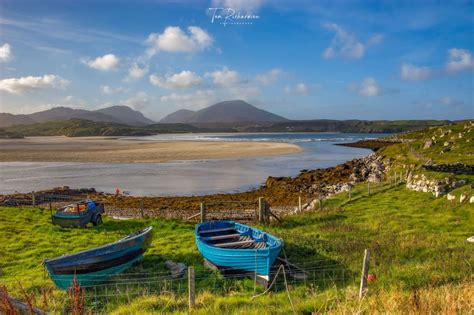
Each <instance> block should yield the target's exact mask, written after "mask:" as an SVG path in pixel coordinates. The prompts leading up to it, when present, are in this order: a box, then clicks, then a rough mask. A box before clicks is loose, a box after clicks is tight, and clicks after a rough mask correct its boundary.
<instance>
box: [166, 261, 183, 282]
mask: <svg viewBox="0 0 474 315" xmlns="http://www.w3.org/2000/svg"><path fill="white" fill-rule="evenodd" d="M165 267H166V268H168V269H169V270H170V272H171V277H172V278H174V279H178V278H182V277H183V276H184V272H185V271H186V268H187V267H186V265H185V264H183V263H176V262H174V261H172V260H167V261H165Z"/></svg>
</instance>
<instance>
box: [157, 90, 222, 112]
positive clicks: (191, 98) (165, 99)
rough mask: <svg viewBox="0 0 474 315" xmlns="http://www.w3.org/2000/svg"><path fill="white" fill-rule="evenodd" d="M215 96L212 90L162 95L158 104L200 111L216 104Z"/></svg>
mask: <svg viewBox="0 0 474 315" xmlns="http://www.w3.org/2000/svg"><path fill="white" fill-rule="evenodd" d="M216 101H217V99H216V95H215V93H214V91H212V90H197V91H196V92H194V93H189V94H176V93H172V94H169V95H163V96H161V97H160V102H161V103H163V104H164V105H166V106H168V107H172V108H173V109H175V108H186V109H201V108H204V107H206V106H209V105H211V104H213V103H216Z"/></svg>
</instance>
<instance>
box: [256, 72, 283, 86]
mask: <svg viewBox="0 0 474 315" xmlns="http://www.w3.org/2000/svg"><path fill="white" fill-rule="evenodd" d="M281 74H282V71H281V70H280V69H278V68H275V69H272V70H270V71H268V72H266V73H264V74H260V75H257V82H259V83H261V84H263V85H270V84H273V83H275V82H276V81H277V80H278V78H279V77H280V75H281Z"/></svg>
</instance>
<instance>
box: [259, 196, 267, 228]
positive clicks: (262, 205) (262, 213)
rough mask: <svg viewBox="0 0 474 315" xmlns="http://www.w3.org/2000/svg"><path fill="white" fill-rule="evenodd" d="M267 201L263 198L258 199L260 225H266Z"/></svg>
mask: <svg viewBox="0 0 474 315" xmlns="http://www.w3.org/2000/svg"><path fill="white" fill-rule="evenodd" d="M265 212H266V211H265V201H264V200H263V197H259V198H258V221H259V222H260V223H265Z"/></svg>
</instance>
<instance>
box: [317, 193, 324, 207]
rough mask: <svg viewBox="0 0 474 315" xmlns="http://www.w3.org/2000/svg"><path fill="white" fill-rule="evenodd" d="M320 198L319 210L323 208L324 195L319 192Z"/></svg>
mask: <svg viewBox="0 0 474 315" xmlns="http://www.w3.org/2000/svg"><path fill="white" fill-rule="evenodd" d="M318 200H319V210H323V197H322V196H321V194H319V196H318Z"/></svg>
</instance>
